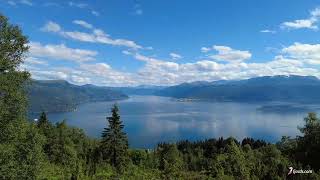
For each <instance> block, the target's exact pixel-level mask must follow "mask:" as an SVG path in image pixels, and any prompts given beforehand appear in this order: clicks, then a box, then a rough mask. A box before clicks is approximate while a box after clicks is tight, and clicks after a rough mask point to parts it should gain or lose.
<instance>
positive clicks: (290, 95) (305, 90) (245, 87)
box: [155, 75, 320, 102]
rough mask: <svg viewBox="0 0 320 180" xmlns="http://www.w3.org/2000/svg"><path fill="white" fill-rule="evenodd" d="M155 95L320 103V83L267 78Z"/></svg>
mask: <svg viewBox="0 0 320 180" xmlns="http://www.w3.org/2000/svg"><path fill="white" fill-rule="evenodd" d="M155 94H156V95H160V96H169V97H175V98H190V99H200V100H213V101H240V102H250V101H289V102H320V80H319V79H318V78H316V77H313V76H293V75H291V76H265V77H257V78H251V79H247V80H239V81H218V82H208V83H207V84H206V83H200V84H199V83H183V84H180V85H177V86H171V87H168V88H165V89H162V90H159V91H157V92H156V93H155Z"/></svg>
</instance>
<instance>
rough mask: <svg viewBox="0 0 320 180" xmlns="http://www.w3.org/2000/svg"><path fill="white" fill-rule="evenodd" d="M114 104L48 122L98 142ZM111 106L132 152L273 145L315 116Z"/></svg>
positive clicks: (231, 107) (167, 104)
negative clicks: (202, 143) (216, 141)
mask: <svg viewBox="0 0 320 180" xmlns="http://www.w3.org/2000/svg"><path fill="white" fill-rule="evenodd" d="M114 103H115V102H95V103H87V104H83V105H80V106H79V107H78V108H77V110H76V111H74V112H66V113H51V114H48V117H49V119H50V120H51V121H53V122H57V121H61V120H63V119H66V120H67V123H68V124H69V125H72V126H77V127H80V128H83V129H84V130H85V131H86V133H87V134H88V135H89V136H93V137H100V135H101V132H102V130H103V128H104V127H106V126H107V121H106V116H109V115H110V108H111V107H112V105H113V104H114ZM117 103H118V105H119V108H120V114H121V119H122V120H123V122H124V125H125V131H126V132H127V134H128V137H129V144H130V146H131V147H134V148H152V147H154V145H156V144H157V143H158V142H160V141H168V142H173V141H177V140H181V139H189V140H200V139H205V138H213V137H215V138H217V137H220V136H224V137H229V136H233V137H235V138H237V139H239V140H241V139H242V138H244V137H254V138H261V139H264V140H267V141H269V142H275V141H278V140H279V139H280V138H281V136H284V135H286V136H292V137H295V136H296V135H298V134H299V131H298V130H297V126H298V125H303V117H305V116H306V114H307V112H309V111H315V112H318V113H319V112H320V110H319V107H320V106H319V105H301V104H290V103H281V102H273V103H268V104H263V103H260V104H259V103H254V104H252V103H234V102H179V101H175V100H172V99H171V98H165V97H157V96H132V97H130V98H129V99H127V100H123V101H118V102H117Z"/></svg>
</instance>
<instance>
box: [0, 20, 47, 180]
mask: <svg viewBox="0 0 320 180" xmlns="http://www.w3.org/2000/svg"><path fill="white" fill-rule="evenodd" d="M27 43H28V39H27V37H26V36H24V35H23V34H22V32H21V30H20V28H19V27H18V26H15V25H11V24H10V23H9V22H8V19H7V18H6V17H5V16H3V15H1V14H0V174H1V175H0V178H1V179H17V178H23V179H25V178H26V177H29V178H30V179H36V178H37V177H38V175H39V173H40V166H41V164H42V161H43V159H42V157H43V155H44V154H43V152H42V144H43V137H42V136H41V135H40V134H39V133H38V131H37V130H36V129H35V127H33V125H30V124H28V122H27V121H26V107H27V99H26V93H25V91H24V87H25V85H26V83H27V82H28V80H29V77H30V75H29V73H28V72H26V71H21V70H19V66H20V64H21V63H22V62H23V59H24V54H25V53H26V52H27V51H28V46H27Z"/></svg>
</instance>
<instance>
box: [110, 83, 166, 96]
mask: <svg viewBox="0 0 320 180" xmlns="http://www.w3.org/2000/svg"><path fill="white" fill-rule="evenodd" d="M164 88H166V87H165V86H149V85H140V86H136V87H111V88H110V89H112V90H116V91H121V92H123V93H124V94H128V95H153V94H154V93H155V92H157V91H159V90H161V89H164Z"/></svg>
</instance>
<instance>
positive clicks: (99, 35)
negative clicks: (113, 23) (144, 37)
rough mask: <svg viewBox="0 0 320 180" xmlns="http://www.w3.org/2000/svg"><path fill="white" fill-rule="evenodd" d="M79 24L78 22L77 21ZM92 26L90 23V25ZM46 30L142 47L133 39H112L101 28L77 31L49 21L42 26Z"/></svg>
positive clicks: (90, 40)
mask: <svg viewBox="0 0 320 180" xmlns="http://www.w3.org/2000/svg"><path fill="white" fill-rule="evenodd" d="M77 23H78V24H79V22H77ZM81 24H82V25H84V24H85V26H88V25H89V26H90V25H91V24H88V23H85V22H81ZM91 26H92V25H91ZM41 29H42V30H43V31H46V32H54V33H57V34H59V35H61V36H63V37H66V38H70V39H73V40H77V41H83V42H91V43H101V44H109V45H114V46H123V47H128V48H132V49H142V48H143V47H142V46H140V45H138V44H137V43H135V42H134V41H131V40H127V39H113V38H111V37H110V35H109V34H106V33H105V32H104V31H103V30H101V29H97V28H93V27H92V29H93V30H92V32H91V33H86V32H79V31H64V30H63V29H62V28H61V27H60V25H59V24H57V23H55V22H52V21H49V22H47V23H46V24H45V25H44V26H43V27H42V28H41Z"/></svg>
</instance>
